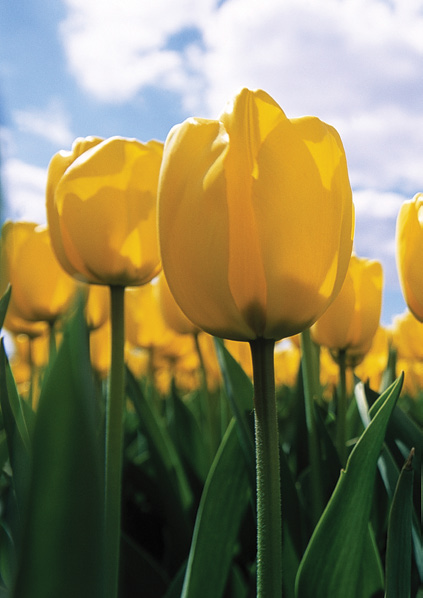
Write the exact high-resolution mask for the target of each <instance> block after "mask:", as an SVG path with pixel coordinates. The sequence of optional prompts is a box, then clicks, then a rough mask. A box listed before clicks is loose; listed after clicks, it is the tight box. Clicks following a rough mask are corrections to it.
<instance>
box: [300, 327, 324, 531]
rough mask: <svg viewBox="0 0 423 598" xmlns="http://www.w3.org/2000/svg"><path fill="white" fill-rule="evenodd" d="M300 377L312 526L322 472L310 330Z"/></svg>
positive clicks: (303, 335) (304, 338)
mask: <svg viewBox="0 0 423 598" xmlns="http://www.w3.org/2000/svg"><path fill="white" fill-rule="evenodd" d="M301 352H302V376H303V384H304V402H305V416H306V425H307V432H308V454H309V461H310V479H311V494H312V508H311V514H312V518H313V524H314V525H316V524H317V522H318V521H319V519H320V515H321V514H322V512H323V495H322V485H321V480H322V472H321V460H320V444H319V436H318V433H317V426H316V414H315V412H314V401H315V399H316V397H317V393H318V388H319V369H318V366H317V363H316V359H315V353H314V346H313V343H312V340H311V336H310V329H308V328H307V329H306V330H304V331H303V332H302V333H301Z"/></svg>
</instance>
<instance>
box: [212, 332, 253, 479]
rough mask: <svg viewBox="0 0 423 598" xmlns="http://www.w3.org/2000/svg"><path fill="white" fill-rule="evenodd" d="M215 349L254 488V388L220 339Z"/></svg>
mask: <svg viewBox="0 0 423 598" xmlns="http://www.w3.org/2000/svg"><path fill="white" fill-rule="evenodd" d="M214 341H215V347H216V352H217V358H218V361H219V365H220V369H221V372H222V376H223V383H224V388H225V393H226V396H227V397H228V401H229V404H230V406H231V409H232V413H233V415H234V417H235V419H236V422H237V424H238V433H239V436H240V442H241V446H242V449H243V451H244V454H245V459H246V463H247V467H248V471H249V476H250V481H251V484H252V485H253V487H255V448H254V432H253V430H254V422H253V418H252V414H253V409H254V403H253V396H254V388H253V384H252V382H251V380H250V379H249V378H248V376H247V374H246V373H245V372H244V370H243V369H242V367H241V366H240V364H239V363H238V362H237V361H236V360H235V359H234V358H233V357H232V355H231V354H230V353H229V351H228V350H227V349H226V347H225V345H224V343H223V341H222V340H221V339H218V338H215V339H214Z"/></svg>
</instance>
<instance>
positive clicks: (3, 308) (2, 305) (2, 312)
mask: <svg viewBox="0 0 423 598" xmlns="http://www.w3.org/2000/svg"><path fill="white" fill-rule="evenodd" d="M11 293H12V287H11V286H10V285H9V286H8V287H7V289H6V291H5V293H4V295H3V296H2V297H1V299H0V330H1V329H2V328H3V324H4V319H5V317H6V312H7V308H8V307H9V301H10V295H11Z"/></svg>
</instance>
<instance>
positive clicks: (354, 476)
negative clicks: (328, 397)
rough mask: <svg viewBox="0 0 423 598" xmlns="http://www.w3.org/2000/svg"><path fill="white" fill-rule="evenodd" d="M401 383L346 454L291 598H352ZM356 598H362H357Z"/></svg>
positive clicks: (380, 403) (382, 401)
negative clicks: (384, 446)
mask: <svg viewBox="0 0 423 598" xmlns="http://www.w3.org/2000/svg"><path fill="white" fill-rule="evenodd" d="M402 382H403V376H400V377H399V378H398V379H397V380H396V382H395V383H394V384H393V385H391V386H390V387H389V388H388V389H387V390H386V391H385V392H384V393H383V394H382V395H381V396H380V397H379V399H378V400H377V402H376V403H375V404H374V406H373V409H372V415H373V419H372V421H371V422H370V423H369V425H368V426H367V428H366V429H365V431H364V432H363V434H362V436H361V437H360V439H359V441H358V442H357V444H356V445H355V447H354V449H353V451H352V452H351V454H350V456H349V459H348V461H347V465H346V468H345V470H342V471H341V475H340V479H339V481H338V484H337V486H336V488H335V490H334V492H333V495H332V497H331V499H330V501H329V503H328V505H327V506H326V509H325V511H324V513H323V515H322V517H321V518H320V520H319V523H318V525H317V526H316V528H315V530H314V533H313V536H312V538H311V540H310V542H309V545H308V547H307V550H306V552H305V554H304V557H303V559H302V561H301V564H300V568H299V571H298V576H297V581H296V595H297V598H308V597H313V598H331V597H338V596H342V598H356V597H357V587H359V586H360V585H361V584H360V573H361V570H362V561H363V558H364V557H363V555H364V554H366V553H365V550H366V542H368V540H369V536H368V522H369V518H370V510H371V503H372V497H373V488H374V482H375V475H376V469H377V461H378V458H379V454H380V451H381V447H382V444H383V440H384V437H385V433H386V428H387V425H388V422H389V418H390V416H391V413H392V410H393V408H394V406H395V403H396V401H397V399H398V396H399V393H400V391H401V387H402ZM359 595H360V598H368V597H367V596H365V595H362V594H359Z"/></svg>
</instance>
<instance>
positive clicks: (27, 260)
mask: <svg viewBox="0 0 423 598" xmlns="http://www.w3.org/2000/svg"><path fill="white" fill-rule="evenodd" d="M2 254H3V257H2V263H3V264H6V273H7V276H8V279H9V282H10V284H11V286H12V295H11V297H12V300H13V308H12V309H13V311H14V313H15V315H17V316H19V317H20V318H22V319H24V320H30V321H45V322H49V323H50V324H51V323H53V322H55V321H56V320H57V318H58V317H60V316H62V315H63V314H64V313H65V312H66V311H67V309H68V308H69V306H70V303H71V302H72V300H73V298H74V296H75V292H76V289H77V286H76V283H75V281H74V280H73V279H72V278H71V277H70V276H68V274H66V272H65V271H64V270H63V268H62V267H61V266H60V264H59V262H58V261H57V259H56V256H55V254H54V252H53V250H52V247H51V241H50V235H49V231H48V229H47V227H45V226H37V225H35V224H34V223H28V222H11V221H8V222H6V223H5V224H4V226H3V230H2Z"/></svg>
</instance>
